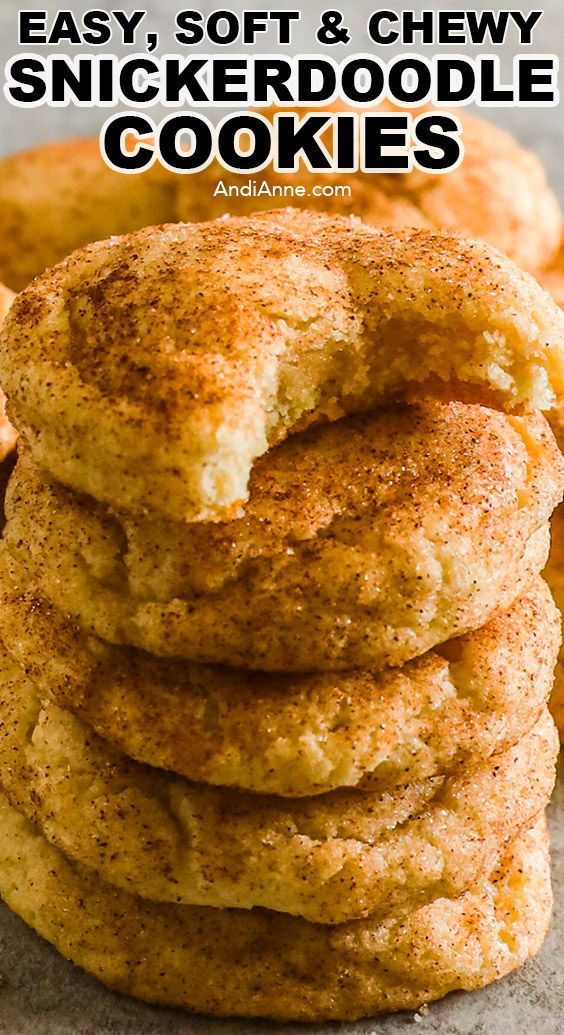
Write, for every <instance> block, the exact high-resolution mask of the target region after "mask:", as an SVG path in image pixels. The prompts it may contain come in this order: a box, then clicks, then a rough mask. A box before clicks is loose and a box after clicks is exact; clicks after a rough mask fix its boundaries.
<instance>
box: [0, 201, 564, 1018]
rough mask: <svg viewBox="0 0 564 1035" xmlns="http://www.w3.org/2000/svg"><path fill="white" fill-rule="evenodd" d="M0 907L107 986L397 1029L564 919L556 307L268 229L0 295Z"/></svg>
mask: <svg viewBox="0 0 564 1035" xmlns="http://www.w3.org/2000/svg"><path fill="white" fill-rule="evenodd" d="M0 367H1V376H2V382H3V384H4V386H5V387H6V390H7V392H8V396H9V401H10V413H11V415H12V417H13V420H14V422H15V423H16V425H17V427H18V429H19V431H20V432H21V447H20V449H19V459H18V463H17V467H16V470H15V472H14V474H13V476H12V478H11V481H10V485H9V489H8V496H7V501H6V510H7V516H8V523H7V526H6V529H5V533H4V540H3V544H2V551H1V559H0V562H1V571H0V574H1V578H0V598H1V606H0V637H1V640H2V645H3V647H2V654H1V665H2V668H3V678H2V681H1V688H0V783H1V785H2V787H3V792H4V794H3V797H2V799H1V802H0V811H1V814H2V824H3V830H4V837H3V840H2V845H1V847H0V892H1V894H2V896H3V897H4V898H5V900H6V901H7V903H8V904H9V905H10V906H11V907H12V908H13V909H14V910H15V911H16V912H18V913H19V914H20V915H22V916H23V917H24V918H25V919H26V920H27V921H28V922H29V923H30V924H31V925H32V926H34V927H35V928H36V929H37V930H38V931H39V932H40V933H41V934H43V935H44V937H46V938H47V939H49V940H50V941H52V942H53V943H54V944H55V945H57V947H58V948H59V949H60V950H61V952H63V954H64V955H66V956H67V957H69V958H70V959H73V960H74V961H75V962H77V963H78V964H80V965H81V966H83V967H84V968H86V969H87V970H89V971H90V972H92V973H93V974H95V975H97V976H98V977H99V978H100V979H101V980H102V981H104V982H105V983H106V984H107V985H109V986H111V987H113V988H117V989H120V990H122V991H125V992H128V993H130V994H132V995H135V996H139V997H141V998H145V999H148V1000H150V1001H154V1002H162V1003H168V1004H171V1005H181V1006H184V1007H186V1008H189V1009H192V1010H201V1011H205V1012H208V1013H214V1014H223V1015H229V1014H241V1015H246V1016H268V1017H274V1018H280V1019H297V1020H315V1019H322V1018H333V1019H340V1018H355V1017H360V1016H363V1015H369V1014H373V1013H376V1012H378V1011H383V1010H397V1009H402V1008H410V1007H411V1008H413V1007H416V1006H418V1005H419V1004H421V1003H423V1002H426V1001H428V1000H431V999H433V998H437V997H438V996H441V995H444V994H446V993H447V992H449V991H451V990H452V989H455V988H466V989H471V988H477V987H479V986H482V985H484V984H486V983H488V982H489V981H492V980H494V979H495V978H498V977H500V976H502V975H503V974H506V973H508V972H509V971H510V970H512V969H514V968H515V967H516V966H518V965H520V964H521V963H522V962H524V960H526V959H527V958H528V957H529V956H530V955H532V954H533V953H535V952H536V951H537V949H538V948H539V946H540V944H541V943H542V940H543V937H544V934H545V932H546V928H547V925H548V922H549V918H550V910H551V892H550V879H549V872H548V848H547V835H546V828H545V823H544V809H545V806H546V804H547V801H548V798H549V796H550V793H551V789H552V785H553V781H554V763H555V758H556V753H557V749H558V745H557V737H556V733H555V729H554V725H553V723H552V720H551V719H550V717H549V714H548V711H547V708H546V703H547V699H548V695H549V693H550V689H551V683H552V676H553V670H554V665H555V661H556V658H557V655H558V650H559V646H560V620H559V616H558V614H557V612H556V609H555V607H554V605H553V603H552V600H551V597H550V594H549V592H548V590H547V588H546V586H545V584H544V583H543V581H542V579H541V578H540V574H539V573H540V572H541V570H542V569H543V567H544V564H545V561H546V556H547V553H548V548H549V532H548V522H549V519H550V516H551V513H552V511H553V509H554V508H555V506H556V505H557V504H558V503H559V501H560V500H561V498H562V494H563V491H564V464H563V461H562V457H561V454H560V452H559V450H558V447H557V445H556V443H555V440H554V438H553V435H552V433H551V431H550V428H549V426H548V424H547V422H546V420H545V418H544V417H543V416H542V415H541V414H540V413H539V412H538V411H539V409H541V408H546V407H548V406H550V404H551V402H552V400H553V396H554V393H556V392H558V391H561V389H562V386H563V384H564V316H563V315H562V314H561V313H560V311H559V310H558V309H557V307H556V306H555V305H554V304H553V303H552V302H551V301H550V299H549V298H548V296H547V295H545V294H544V292H543V291H542V290H541V289H540V288H539V287H538V286H537V285H536V284H535V282H534V281H533V280H532V279H531V278H529V277H528V276H527V275H526V274H523V273H521V272H520V271H519V270H518V269H517V267H515V266H514V265H513V264H512V263H511V262H510V261H509V260H505V259H502V258H501V257H500V256H498V255H497V253H495V252H492V251H491V250H490V249H489V248H488V247H487V246H485V245H479V244H476V243H472V242H468V241H465V240H463V239H461V238H453V237H450V236H448V235H433V234H431V233H429V232H427V231H420V232H409V233H408V232H399V231H398V232H387V233H386V232H382V231H379V230H376V229H375V228H369V227H367V226H364V225H363V224H361V223H360V222H359V221H358V220H354V219H350V220H349V219H345V218H341V219H340V218H329V217H323V216H320V215H313V214H311V213H297V212H293V213H292V212H281V213H274V214H271V215H267V216H256V217H249V218H246V219H222V220H218V221H216V222H211V223H202V224H199V225H197V226H191V225H182V224H179V225H175V226H168V227H160V228H149V229H147V230H143V231H140V232H138V233H135V234H131V235H129V236H127V237H123V238H113V239H111V240H109V241H105V242H101V243H98V244H95V245H91V246H89V247H87V248H85V249H83V250H81V251H79V252H76V253H75V254H74V255H72V256H71V257H69V258H68V259H67V260H65V261H64V262H63V263H62V264H61V265H60V266H58V267H55V268H54V269H52V270H50V271H48V272H47V273H46V274H44V275H43V276H42V277H40V278H39V279H37V280H36V281H34V282H33V284H32V285H31V286H30V287H29V288H27V289H26V290H25V291H24V292H23V293H22V294H21V295H20V296H18V298H17V299H16V302H15V303H14V305H13V306H12V308H11V311H10V314H9V317H8V320H7V324H6V327H5V331H4V335H3V347H2V356H1V360H0Z"/></svg>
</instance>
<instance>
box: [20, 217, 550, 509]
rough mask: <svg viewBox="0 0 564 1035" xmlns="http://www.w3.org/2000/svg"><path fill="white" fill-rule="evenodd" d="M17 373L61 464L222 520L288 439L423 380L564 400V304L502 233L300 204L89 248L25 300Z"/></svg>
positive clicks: (75, 480) (128, 498)
mask: <svg viewBox="0 0 564 1035" xmlns="http://www.w3.org/2000/svg"><path fill="white" fill-rule="evenodd" d="M0 377H1V379H2V383H3V385H4V387H5V389H6V391H7V394H8V397H9V399H10V412H11V414H12V415H13V419H14V422H15V423H16V426H17V427H18V429H19V430H20V431H22V432H24V433H25V435H26V437H27V438H28V439H29V441H30V445H31V450H32V453H33V456H34V459H35V461H36V462H37V463H38V464H39V465H40V466H42V467H43V468H44V469H46V470H47V471H49V472H50V474H51V475H53V476H54V477H55V478H56V479H58V480H59V481H61V482H63V483H64V484H66V485H70V486H72V487H74V488H75V489H78V490H81V491H84V492H86V493H89V494H90V495H91V496H93V497H95V498H96V499H98V500H100V501H103V502H105V503H108V504H110V505H114V506H116V507H119V508H121V509H123V510H129V511H133V512H139V511H143V510H144V509H146V508H148V509H150V510H153V511H156V512H160V513H161V514H163V515H166V516H168V517H170V518H173V519H175V520H190V521H197V520H217V519H222V518H225V517H228V516H233V515H234V514H235V513H237V512H238V508H239V507H240V505H241V503H242V502H243V501H244V500H245V499H246V498H247V495H248V480H249V474H250V471H251V468H252V464H253V462H254V460H255V459H256V458H257V457H258V456H260V455H261V454H263V453H264V452H265V451H266V450H267V449H268V448H269V446H270V445H271V444H272V443H274V442H277V441H280V440H281V439H284V438H285V437H287V436H288V435H289V434H290V433H291V432H293V431H295V430H298V429H300V428H303V427H305V426H307V425H309V424H312V423H314V422H316V421H320V420H333V419H335V418H336V417H339V416H341V415H342V414H345V413H351V412H355V411H359V410H360V411H362V410H367V409H370V408H371V407H373V406H375V405H377V404H379V403H382V402H384V401H389V400H390V399H391V398H394V397H395V396H396V395H398V394H401V393H402V392H403V391H405V390H407V389H409V387H410V386H411V385H413V383H428V382H429V380H435V381H436V380H441V381H451V380H453V379H456V380H458V381H461V382H468V383H470V384H472V385H474V386H478V387H479V388H480V389H487V390H488V391H489V392H490V393H493V394H494V395H495V397H496V398H497V399H498V400H499V401H500V402H501V403H502V404H503V405H504V406H505V407H506V408H508V409H510V408H513V407H515V406H518V405H519V404H522V403H527V404H530V405H532V406H535V407H539V408H546V407H549V406H550V405H551V403H552V402H553V399H554V396H555V395H556V394H559V393H560V392H564V314H562V312H561V311H560V310H559V309H558V308H557V306H555V305H554V303H553V302H552V301H551V299H550V298H549V296H548V295H547V294H545V292H543V291H542V289H541V288H540V287H539V286H538V285H537V284H536V283H535V282H534V281H533V280H532V278H530V277H528V276H527V275H526V274H524V273H522V272H521V271H520V270H518V269H517V267H516V266H514V265H513V263H511V262H510V261H509V260H507V259H505V258H503V257H502V256H500V255H498V254H497V253H496V252H494V251H492V250H491V249H490V248H488V247H487V246H486V245H483V244H478V243H476V242H471V241H465V240H463V239H461V238H458V237H455V236H449V235H434V234H431V233H429V232H427V231H412V232H407V231H395V232H385V231H382V230H377V229H376V228H374V227H368V226H365V225H363V224H362V223H360V222H359V221H358V220H356V219H354V218H348V219H347V218H340V217H334V218H331V217H327V216H322V215H317V214H313V213H309V212H297V211H296V210H286V211H283V212H278V213H272V214H269V215H265V216H255V217H250V218H247V219H224V220H217V221H215V222H211V223H200V224H198V225H189V224H186V225H175V226H165V227H152V228H148V229H146V230H142V231H139V232H137V233H135V234H131V235H129V236H126V237H122V238H113V239H111V240H109V241H105V242H100V243H98V244H94V245H90V246H88V247H87V248H85V249H83V250H81V251H78V252H76V253H74V254H73V255H72V256H70V257H69V258H68V259H67V260H65V262H63V263H62V264H61V265H59V266H57V267H55V268H54V269H52V270H50V271H48V272H47V273H46V274H44V275H43V277H41V278H39V279H37V280H36V281H34V283H33V284H31V285H30V286H29V287H28V288H27V289H26V290H25V291H24V292H22V294H21V295H19V296H18V298H17V299H16V301H15V303H14V304H13V306H12V307H11V310H10V313H9V316H8V319H7V321H6V324H5V328H4V331H3V335H2V345H1V349H0ZM149 465H150V470H149Z"/></svg>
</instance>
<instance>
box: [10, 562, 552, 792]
mask: <svg viewBox="0 0 564 1035" xmlns="http://www.w3.org/2000/svg"><path fill="white" fill-rule="evenodd" d="M0 637H1V638H2V640H3V641H4V644H5V646H6V649H7V650H8V652H9V653H10V654H11V656H12V657H13V659H14V660H15V661H17V662H18V663H19V664H20V666H21V667H22V668H25V671H26V673H27V674H28V675H29V676H31V677H32V679H33V681H34V682H35V683H36V685H37V687H38V691H39V692H40V694H41V696H42V697H44V698H45V697H49V698H51V699H52V700H53V701H54V702H55V703H56V704H58V705H60V706H61V707H63V708H66V709H68V710H69V711H71V712H72V713H73V714H74V715H76V716H77V718H79V719H81V720H83V721H84V722H86V723H87V724H88V725H89V726H91V727H92V728H93V729H94V730H95V731H96V732H97V733H98V734H99V735H100V736H101V737H103V738H104V739H105V740H107V741H109V742H110V743H111V744H113V745H114V746H115V747H118V748H119V749H120V750H121V751H123V752H124V753H125V754H127V755H130V756H132V757H133V758H136V759H137V760H138V761H140V762H145V763H148V764H149V765H153V766H158V767H160V768H163V769H169V770H172V771H173V772H176V773H180V774H181V775H183V776H186V777H188V778H189V779H191V780H199V781H203V782H206V783H211V784H217V785H224V786H234V787H240V788H243V789H246V790H251V791H257V792H260V793H263V794H278V795H288V796H294V797H298V796H302V795H308V794H318V793H320V792H324V791H329V790H332V789H334V788H337V787H342V786H355V785H358V784H361V786H362V787H364V788H366V787H368V786H370V787H372V788H374V789H376V788H385V787H390V786H393V785H394V784H398V783H401V782H407V781H414V780H420V779H424V778H426V777H428V776H434V775H437V774H442V773H446V772H450V771H452V770H454V769H456V768H457V767H459V766H461V765H466V764H468V763H469V762H470V761H476V760H480V759H485V758H488V757H489V756H490V755H492V754H494V753H497V752H499V751H503V750H504V749H506V748H508V747H511V746H512V745H513V744H515V742H516V741H517V740H518V739H519V738H520V737H521V736H522V735H523V734H524V733H526V732H528V730H530V729H531V727H532V726H533V725H534V723H535V722H536V720H537V718H538V716H539V714H540V712H541V710H542V708H543V707H544V705H545V704H546V701H547V697H548V694H549V692H550V688H551V685H552V674H553V671H554V665H555V661H556V657H557V654H558V648H559V644H560V616H559V614H558V612H557V610H556V608H555V606H554V604H553V602H552V598H551V596H550V593H549V591H548V589H547V587H546V585H545V584H544V583H543V582H542V581H541V580H540V579H538V580H536V581H535V583H534V584H533V586H532V588H531V590H530V591H529V592H528V593H527V594H526V595H525V596H523V597H521V598H520V600H519V601H518V602H517V603H516V604H514V605H513V607H511V608H510V610H509V611H506V612H503V613H502V614H499V615H497V616H496V617H494V618H493V619H491V621H490V622H489V623H488V624H487V625H485V626H484V627H483V628H481V629H479V630H478V631H477V632H474V633H470V634H468V635H466V636H463V637H461V638H460V639H458V640H451V641H450V642H449V643H447V644H443V645H442V646H441V647H438V648H436V649H435V650H432V651H429V652H428V653H427V654H425V655H423V657H421V658H419V659H417V660H416V661H412V662H408V663H407V664H406V665H404V666H403V667H402V668H396V669H385V670H380V671H379V672H371V671H368V670H362V669H361V670H354V671H347V672H340V673H334V672H333V673H331V672H327V673H318V674H307V675H294V676H292V675H287V674H279V675H278V674H269V673H265V672H250V671H247V670H244V669H233V668H225V667H219V666H211V665H196V664H190V663H189V662H185V661H184V662H182V661H175V660H173V659H170V660H168V659H157V658H153V657H151V655H149V654H146V653H145V652H143V651H138V650H134V649H128V648H123V647H115V646H112V645H110V644H108V643H105V642H104V641H102V640H100V639H98V638H97V637H94V636H89V635H88V634H86V633H84V632H83V631H82V630H81V629H80V628H79V627H78V626H76V625H74V624H73V623H72V622H70V621H69V620H68V619H67V618H66V617H65V616H64V615H62V614H61V613H60V612H57V611H56V610H55V609H54V608H53V607H52V606H51V605H50V604H49V603H48V601H47V600H46V598H45V597H44V596H43V595H42V594H41V593H40V592H38V591H37V589H36V588H34V587H33V586H32V585H29V584H27V585H23V586H21V585H20V586H16V585H14V584H11V583H10V581H9V580H8V578H7V577H6V575H4V577H3V578H2V579H0Z"/></svg>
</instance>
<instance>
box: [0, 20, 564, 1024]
mask: <svg viewBox="0 0 564 1035" xmlns="http://www.w3.org/2000/svg"><path fill="white" fill-rule="evenodd" d="M19 6H20V5H19V3H18V2H12V0H0V62H1V63H2V64H4V62H5V61H6V60H7V58H8V57H9V56H10V55H11V54H12V53H13V52H14V51H15V49H16V16H17V10H18V7H19ZM32 6H37V5H32ZM45 6H47V5H45ZM67 6H68V7H71V8H72V10H73V11H74V12H75V13H77V14H80V13H81V12H82V11H83V10H86V9H87V8H88V7H90V6H93V5H90V4H89V3H87V2H84V0H80V2H77V3H72V4H69V5H67ZM119 6H120V7H121V8H123V9H126V10H130V9H134V8H135V6H136V5H132V4H129V3H125V4H121V5H119ZM138 6H142V7H143V8H144V9H146V10H147V11H148V17H149V19H150V21H151V26H152V27H153V26H154V27H156V28H157V29H160V30H161V32H162V38H163V40H167V39H169V37H170V32H169V31H168V27H169V26H170V25H171V24H172V22H173V19H174V15H175V13H176V11H177V10H178V9H180V7H181V5H180V4H179V3H177V2H176V0H174V2H172V0H145V3H144V4H143V5H138ZM195 6H196V7H198V8H199V9H200V10H202V11H206V10H211V9H213V8H217V7H219V6H221V5H219V4H210V3H199V4H197V5H195ZM229 6H230V8H231V9H241V8H242V7H243V6H247V7H249V6H251V7H252V6H255V7H256V8H261V7H266V6H267V5H264V4H257V5H252V4H248V3H247V4H243V3H241V0H235V2H232V3H231V4H230V5H229ZM280 6H282V5H280ZM289 6H292V7H297V8H301V10H302V12H303V21H302V24H303V27H304V39H305V38H306V37H307V36H309V37H311V36H312V34H313V27H314V23H315V22H316V18H317V15H318V13H319V11H320V10H322V9H323V8H325V7H330V6H331V5H328V4H325V3H319V2H317V0H315V2H309V0H308V3H307V4H306V3H301V4H295V5H289ZM376 6H377V5H373V4H371V3H369V2H365V0H357V3H355V5H354V9H353V8H352V5H351V10H350V11H347V14H346V19H347V23H348V24H349V26H351V27H352V28H353V30H354V50H356V51H363V50H367V49H368V41H367V37H366V34H365V30H364V25H365V23H366V20H367V16H368V14H369V13H370V12H371V11H372V10H374V9H376ZM382 6H383V7H384V6H385V7H387V8H393V9H399V8H400V7H401V6H402V5H401V4H399V3H397V0H388V2H387V3H386V4H385V5H382ZM411 6H416V5H411ZM422 6H424V7H426V8H438V7H442V8H446V9H449V8H450V9H452V10H456V9H460V8H461V7H462V8H466V9H467V8H473V7H476V8H477V9H483V8H484V7H487V6H488V5H486V4H483V3H481V2H480V3H471V2H470V3H468V2H466V3H465V4H459V3H457V2H455V0H443V2H442V3H440V2H437V0H427V3H426V4H424V5H422ZM493 6H496V7H498V8H506V7H512V8H514V9H520V10H524V11H525V10H530V9H531V7H532V6H534V5H531V4H520V3H512V4H509V2H508V0H498V3H497V4H496V5H493ZM537 6H538V7H539V8H541V9H542V10H543V11H544V12H545V13H544V19H543V22H542V23H541V25H540V26H539V30H538V34H537V37H536V45H535V48H534V50H535V51H536V52H537V53H545V52H554V51H555V50H557V49H558V47H559V46H560V50H562V41H563V40H564V3H562V0H545V2H544V3H541V4H539V5H537ZM273 7H276V5H273ZM345 7H346V5H344V4H343V5H341V8H342V9H343V8H345ZM52 10H54V7H53V6H52ZM26 49H27V48H26ZM161 49H164V50H165V51H166V47H165V48H161ZM261 49H262V50H263V51H266V50H268V47H267V46H265V47H262V48H261ZM298 49H299V48H298ZM303 49H304V50H308V51H310V52H311V51H312V50H314V49H315V48H313V47H311V46H310V45H309V39H308V43H307V45H305V46H304V47H303ZM414 49H415V48H414ZM511 53H512V48H511V46H509V47H507V48H505V58H506V59H507V58H510V57H511ZM0 112H1V122H0V125H1V133H0V153H10V152H11V151H13V150H16V149H18V148H21V147H29V146H32V145H33V144H35V143H38V142H40V141H42V140H49V139H54V138H57V137H64V136H72V135H77V134H78V135H86V134H89V133H95V132H97V130H98V129H99V127H100V124H101V122H102V121H103V118H101V117H100V115H101V113H100V112H99V111H95V110H89V109H80V110H77V109H71V108H65V109H41V110H40V111H25V112H22V111H20V110H18V109H16V108H12V107H10V106H9V105H8V104H7V103H6V102H5V101H4V100H2V101H0ZM561 112H562V109H561V108H560V109H544V110H540V111H539V110H533V109H501V110H500V109H497V110H492V111H485V112H482V114H483V115H485V116H486V117H488V118H491V119H492V121H495V122H498V123H499V124H501V125H502V126H504V127H506V128H508V129H510V130H511V131H512V132H513V133H514V134H515V135H516V136H517V137H518V138H519V139H520V140H521V142H522V143H523V144H525V145H526V146H528V147H530V148H531V149H532V150H534V151H536V152H537V154H538V155H539V156H540V157H541V159H542V160H543V162H544V163H545V165H546V167H547V169H548V171H549V176H550V179H551V182H552V185H553V187H554V188H555V189H556V190H557V192H558V193H559V195H560V198H561V201H562V202H563V204H564V181H563V178H562V175H561V165H562V158H563V156H564V120H563V119H562V114H561ZM104 117H105V115H104ZM551 820H552V836H553V860H554V866H553V873H554V885H555V896H556V905H555V912H554V920H553V924H552V928H551V931H550V934H549V937H548V939H547V941H546V943H545V946H544V948H543V950H542V952H541V954H540V956H539V957H538V958H537V959H535V960H533V961H531V962H530V963H529V964H527V965H526V966H525V967H524V968H523V969H522V970H521V971H519V972H518V973H516V974H514V975H512V976H511V977H509V978H506V979H505V980H504V981H501V982H499V983H497V984H495V985H493V986H490V987H489V988H487V989H485V990H484V991H482V992H478V993H472V994H457V995H453V996H450V997H448V998H447V999H446V1000H443V1001H442V1002H439V1003H436V1004H434V1005H432V1006H430V1008H429V1010H428V1012H426V1013H424V1014H423V1015H421V1014H417V1015H413V1014H402V1015H398V1016H395V1017H388V1018H385V1019H377V1020H372V1021H366V1022H362V1023H357V1024H355V1025H343V1026H340V1025H331V1026H329V1027H325V1028H321V1027H310V1028H307V1029H304V1028H300V1027H299V1026H293V1025H286V1026H280V1031H281V1032H284V1035H291V1033H293V1032H298V1031H300V1032H303V1031H304V1030H305V1031H309V1032H311V1033H312V1035H318V1033H320V1032H322V1031H324V1032H332V1031H339V1032H341V1031H342V1032H343V1033H347V1035H352V1033H353V1032H354V1033H355V1035H376V1033H378V1035H397V1033H400V1032H406V1031H410V1030H413V1027H414V1025H417V1030H419V1031H421V1033H422V1035H423V1033H424V1035H505V1033H506V1032H507V1031H511V1032H514V1033H516V1035H521V1033H528V1032H531V1031H534V1032H535V1035H562V1032H563V1031H564V771H563V773H562V774H561V777H560V780H559V784H558V787H557V791H556V795H555V800H554V802H553V804H552V806H551ZM278 1027H279V1026H277V1025H273V1024H271V1023H265V1024H261V1023H259V1022H249V1021H215V1020H208V1019H206V1018H201V1017H191V1016H189V1015H186V1014H182V1013H179V1012H176V1011H170V1010H161V1009H155V1008H152V1007H149V1006H145V1005H144V1004H141V1003H137V1002H134V1001H132V1000H128V999H126V998H124V997H122V996H117V995H113V994H112V993H110V992H107V991H106V990H105V989H104V988H102V987H101V986H100V985H98V984H97V983H96V982H95V981H93V980H91V979H90V978H88V977H86V976H85V975H84V974H82V973H81V972H80V971H79V970H77V969H76V968H75V967H73V966H72V965H71V964H69V963H66V962H65V961H63V960H62V959H61V957H60V956H58V954H57V953H56V952H55V951H54V950H53V949H52V948H51V947H50V946H49V945H47V944H46V943H45V942H43V941H41V940H40V939H39V938H38V937H37V936H36V935H35V934H34V933H33V932H32V931H30V930H28V929H27V928H26V927H25V925H24V924H23V923H22V922H21V921H20V920H19V919H18V918H17V917H15V916H13V915H12V914H11V913H10V912H9V911H8V910H7V909H6V908H5V907H2V906H0V1035H165V1033H166V1035H242V1033H243V1032H249V1033H256V1035H263V1033H264V1035H266V1033H267V1032H272V1031H274V1030H278Z"/></svg>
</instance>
